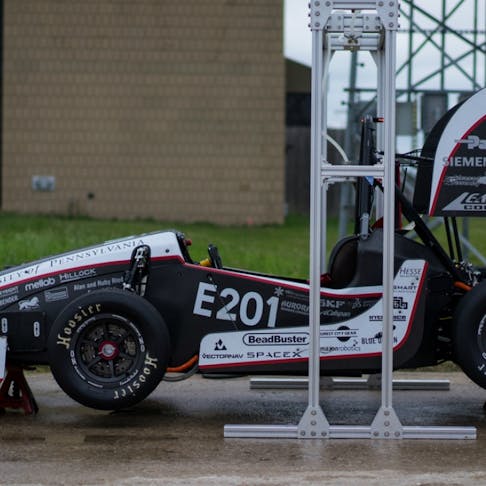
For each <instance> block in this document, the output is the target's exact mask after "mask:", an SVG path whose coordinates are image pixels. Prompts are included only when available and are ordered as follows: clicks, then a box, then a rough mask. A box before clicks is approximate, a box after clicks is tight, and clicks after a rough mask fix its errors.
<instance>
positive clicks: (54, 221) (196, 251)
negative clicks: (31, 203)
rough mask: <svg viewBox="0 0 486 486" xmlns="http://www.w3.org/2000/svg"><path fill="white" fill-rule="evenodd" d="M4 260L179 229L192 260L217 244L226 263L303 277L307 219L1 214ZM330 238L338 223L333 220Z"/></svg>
mask: <svg viewBox="0 0 486 486" xmlns="http://www.w3.org/2000/svg"><path fill="white" fill-rule="evenodd" d="M0 227H1V228H2V231H1V239H2V244H1V245H0V264H1V265H3V266H6V265H18V264H20V263H24V262H29V261H32V260H36V259H38V258H42V257H46V256H49V255H55V254H57V253H61V252H65V251H69V250H74V249H77V248H82V247H85V246H89V245H93V244H97V243H100V242H103V241H106V240H111V239H116V238H120V237H124V236H129V235H134V234H142V233H149V232H152V231H157V230H163V229H173V228H175V229H178V230H180V231H182V232H184V233H185V234H186V236H187V237H188V238H190V239H191V240H192V241H193V245H192V247H191V248H190V253H191V256H192V258H193V259H194V260H200V259H203V258H206V257H207V245H208V244H209V243H213V244H215V245H217V246H218V248H219V251H220V254H221V256H222V259H223V262H224V264H225V265H227V266H231V267H239V268H245V269H249V270H257V271H261V272H267V273H273V274H279V275H287V276H289V277H305V276H306V275H307V274H308V261H309V260H308V253H309V250H308V245H309V244H308V238H309V224H308V218H307V217H303V216H291V217H289V218H287V220H286V222H285V224H283V225H265V226H249V227H246V226H225V227H222V226H216V225H213V224H205V223H195V224H188V223H177V222H155V221H119V220H116V221H106V220H103V221H100V220H94V219H88V218H74V219H73V218H65V217H58V216H26V215H15V214H8V213H0ZM330 228H331V229H330V231H332V233H333V236H332V238H334V239H335V238H336V236H335V234H336V224H335V222H331V224H330Z"/></svg>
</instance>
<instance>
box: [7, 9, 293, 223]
mask: <svg viewBox="0 0 486 486" xmlns="http://www.w3.org/2000/svg"><path fill="white" fill-rule="evenodd" d="M4 3H5V14H4V22H5V30H4V100H3V104H4V118H3V120H4V122H3V123H4V126H3V142H4V143H3V178H2V197H3V200H2V207H3V209H4V210H8V211H17V212H29V213H39V212H40V213H58V214H82V215H88V216H93V217H101V218H111V217H116V218H138V217H143V218H155V219H159V220H170V221H212V222H215V223H221V224H228V223H246V222H249V221H252V222H255V223H267V222H281V221H282V219H283V213H284V136H285V135H284V89H285V81H284V60H283V55H282V2H280V1H275V0H184V1H175V0H137V1H136V2H135V1H133V0H130V1H129V0H84V1H82V2H77V1H76V2H75V1H70V0H42V1H39V0H4ZM35 175H46V176H54V177H55V189H54V190H53V191H37V190H33V189H32V176H35Z"/></svg>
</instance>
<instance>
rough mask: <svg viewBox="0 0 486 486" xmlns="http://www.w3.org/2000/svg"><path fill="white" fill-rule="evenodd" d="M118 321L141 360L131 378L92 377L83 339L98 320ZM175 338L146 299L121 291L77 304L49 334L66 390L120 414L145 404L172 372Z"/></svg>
mask: <svg viewBox="0 0 486 486" xmlns="http://www.w3.org/2000/svg"><path fill="white" fill-rule="evenodd" d="M105 318H108V319H110V318H112V319H113V321H114V322H119V323H120V325H121V326H122V327H125V328H126V329H127V330H128V332H129V333H130V334H131V335H132V336H133V338H134V339H133V341H134V342H135V343H136V344H135V345H136V347H137V349H136V353H137V354H136V359H134V360H133V361H134V363H133V366H132V367H131V369H130V373H128V376H124V377H121V379H120V380H118V379H115V378H114V379H111V380H107V379H97V377H96V376H94V375H92V374H91V376H90V374H89V372H88V373H86V371H87V368H86V367H85V368H84V369H83V366H82V365H81V359H80V356H79V344H80V339H81V338H82V337H83V335H84V334H83V333H85V332H86V330H87V329H88V328H89V326H91V325H96V323H97V319H105ZM168 353H169V336H168V331H167V327H166V325H165V323H164V321H163V319H162V317H161V316H160V314H159V313H158V312H157V310H156V309H155V308H154V307H153V306H152V305H151V304H150V303H149V302H148V301H146V300H145V299H143V298H142V297H140V296H138V295H136V294H132V293H129V292H127V291H122V290H118V289H111V290H101V291H94V292H90V293H89V294H86V295H83V296H81V297H80V298H78V299H76V300H75V301H73V302H72V303H71V304H69V305H68V306H66V308H65V309H64V310H63V311H62V312H61V314H60V315H59V316H58V318H57V319H56V320H55V322H54V324H53V326H52V328H51V332H50V335H49V364H50V366H51V371H52V374H53V375H54V378H55V379H56V381H57V382H58V384H59V385H60V387H61V388H62V389H63V390H64V391H65V392H66V393H67V394H68V395H69V396H70V397H71V398H73V399H74V400H76V401H78V402H79V403H81V404H83V405H86V406H88V407H92V408H97V409H102V410H116V409H120V408H125V407H129V406H132V405H134V404H136V403H138V402H139V401H141V400H143V399H144V398H145V397H146V396H147V395H149V394H150V393H151V392H152V391H153V390H154V389H155V388H156V387H157V385H158V384H159V383H160V380H161V379H162V377H163V376H164V373H165V370H166V368H167V362H168Z"/></svg>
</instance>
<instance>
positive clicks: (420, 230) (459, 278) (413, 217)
mask: <svg viewBox="0 0 486 486" xmlns="http://www.w3.org/2000/svg"><path fill="white" fill-rule="evenodd" d="M379 186H380V187H381V189H382V190H383V186H382V185H381V184H379ZM395 194H396V197H397V199H398V202H399V203H400V205H401V207H402V213H403V215H404V216H405V218H407V220H408V221H410V222H414V223H415V228H414V229H415V232H416V233H417V234H418V235H419V236H420V239H421V240H422V242H423V243H424V245H425V246H427V247H429V248H430V249H431V250H432V251H433V252H434V254H435V255H436V256H437V258H438V259H439V260H440V262H441V263H442V264H443V265H444V266H445V267H446V268H447V270H449V272H450V273H451V275H452V277H453V278H454V280H455V281H456V282H457V283H463V284H466V285H467V279H466V278H465V275H464V273H463V272H461V271H460V270H459V269H458V268H457V267H456V266H455V265H454V262H453V261H452V259H451V258H450V256H449V255H448V254H447V253H446V252H445V251H444V249H443V248H442V246H441V244H440V243H439V241H438V240H437V238H436V237H435V236H434V234H433V233H432V231H430V229H429V227H428V226H427V225H426V224H425V223H424V221H423V220H422V218H421V217H420V215H419V214H418V213H417V211H415V209H414V208H413V207H412V205H411V204H410V202H409V201H408V199H407V198H406V197H405V196H404V195H403V194H402V192H401V190H400V188H399V187H398V186H395ZM467 286H468V287H469V285H467Z"/></svg>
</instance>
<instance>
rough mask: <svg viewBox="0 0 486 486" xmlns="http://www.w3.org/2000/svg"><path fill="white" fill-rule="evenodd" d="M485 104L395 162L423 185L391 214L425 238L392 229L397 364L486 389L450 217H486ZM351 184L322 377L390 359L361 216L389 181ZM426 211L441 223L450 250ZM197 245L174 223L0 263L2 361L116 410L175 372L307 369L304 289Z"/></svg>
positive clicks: (483, 339)
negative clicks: (198, 252) (352, 210)
mask: <svg viewBox="0 0 486 486" xmlns="http://www.w3.org/2000/svg"><path fill="white" fill-rule="evenodd" d="M484 106H486V90H482V91H480V92H478V93H476V94H475V95H474V96H473V97H471V98H470V99H469V100H467V101H465V102H463V103H462V104H460V105H459V106H456V107H454V108H453V109H452V110H450V111H449V112H448V113H447V114H446V115H445V116H444V117H443V118H442V119H441V120H440V121H439V123H438V124H437V126H436V127H435V128H434V130H433V131H432V133H431V134H430V136H429V137H428V138H427V140H426V142H425V145H424V147H423V149H422V151H421V154H420V155H418V156H417V155H410V154H409V155H404V156H402V157H401V158H400V161H401V164H402V165H412V166H414V167H415V169H416V170H417V185H416V188H415V192H414V195H413V198H412V201H411V202H410V201H409V200H408V199H407V198H406V197H405V196H404V194H403V193H402V191H401V190H400V189H398V188H397V192H396V194H397V210H398V211H397V213H400V214H402V215H403V216H404V217H405V218H406V219H407V220H408V221H409V222H411V223H413V226H414V231H415V232H416V234H417V235H418V236H419V238H420V240H421V241H416V240H414V239H412V237H411V235H410V232H409V231H406V230H405V229H402V228H401V227H400V225H397V228H396V231H395V279H394V297H393V307H394V336H393V340H394V358H393V360H394V368H395V369H398V368H414V367H418V366H429V365H435V364H437V363H440V362H443V361H445V360H453V361H455V362H456V363H458V365H459V366H460V367H461V368H462V369H463V370H464V371H465V373H467V375H468V376H469V377H470V378H471V379H472V380H474V381H475V382H476V383H477V384H478V385H480V386H482V387H484V388H486V282H484V281H483V280H484V275H485V272H483V271H482V270H481V269H476V268H474V267H473V266H472V265H471V264H469V263H467V262H465V261H463V258H462V256H461V251H460V245H459V236H458V232H457V225H456V223H455V217H456V216H471V215H474V216H478V215H483V214H485V213H484V211H485V209H486V191H485V185H484V184H483V183H482V181H483V180H484V176H485V174H486V169H485V167H486V154H485V150H486V122H485V120H486V116H485V115H484ZM373 130H374V125H373V122H372V120H371V119H370V118H366V120H365V122H364V124H363V132H362V143H361V148H362V150H361V155H360V161H361V162H362V163H367V164H368V163H373V162H377V161H379V160H380V157H381V154H379V153H377V152H376V150H375V149H374V144H373ZM457 181H461V182H460V183H457ZM356 186H357V191H356V193H357V196H356V197H357V207H358V208H359V209H358V211H357V214H356V221H357V222H358V224H357V225H356V228H357V229H356V234H354V235H352V236H349V237H347V238H344V239H343V240H341V241H339V242H338V243H337V244H336V245H335V247H334V248H333V250H332V252H331V255H330V259H329V265H328V269H329V270H328V273H327V274H326V275H323V277H322V288H321V327H320V359H321V364H322V366H321V367H322V370H321V372H322V374H325V375H334V376H339V375H341V376H353V375H355V376H356V375H361V374H368V373H379V372H380V368H381V341H382V324H383V323H382V321H383V312H382V283H381V281H382V268H381V267H382V237H383V234H382V229H380V228H379V224H375V227H374V228H368V227H366V228H365V230H364V231H363V225H362V221H363V215H364V214H370V212H371V211H370V205H371V200H372V194H373V191H374V190H375V188H376V186H379V181H374V183H373V186H374V187H372V185H370V181H368V180H366V179H364V178H363V179H362V180H361V179H359V180H358V181H357V184H356ZM424 213H428V214H431V215H442V216H444V221H445V228H446V230H447V236H448V242H449V243H448V246H449V248H448V251H446V250H445V249H444V248H443V247H442V246H441V245H440V244H439V242H438V241H437V239H436V238H435V237H434V235H433V234H432V233H431V231H430V230H429V229H428V227H427V226H426V225H425V223H424V222H423V221H422V219H421V217H420V214H424ZM398 219H400V218H397V220H398ZM242 231H243V230H242ZM188 246H189V242H188V240H187V239H186V238H185V237H184V235H183V234H181V233H180V232H177V231H161V232H157V233H152V234H145V235H140V236H132V237H128V238H123V239H119V240H116V241H110V242H106V243H103V244H100V245H97V246H93V247H89V248H84V249H81V250H77V251H72V252H69V253H64V254H61V255H56V256H52V257H50V258H46V259H43V260H39V261H36V262H33V263H30V264H26V265H22V266H19V267H15V268H9V269H7V270H4V271H2V272H1V273H0V333H1V335H2V336H4V338H3V341H4V342H5V338H6V341H7V345H8V351H7V353H6V361H7V367H8V366H31V365H36V364H48V365H49V366H50V368H51V370H52V373H53V375H54V377H55V379H56V381H57V382H58V383H59V385H60V386H61V388H62V389H63V390H64V391H65V392H66V393H67V394H68V395H69V396H70V397H72V398H73V399H74V400H77V401H78V402H79V403H81V404H84V405H86V406H89V407H93V408H98V409H106V410H113V409H120V408H124V407H128V406H131V405H134V404H136V403H137V402H139V401H140V400H142V399H144V398H145V397H147V396H148V395H149V394H150V393H151V392H152V391H153V390H154V389H155V388H156V387H157V385H158V384H159V382H160V381H161V380H162V378H163V377H164V375H165V374H166V373H168V374H169V375H171V373H173V372H176V373H177V376H178V377H186V376H187V377H188V376H191V375H192V374H193V373H194V372H195V371H196V370H198V371H200V372H203V373H204V374H207V375H209V374H232V373H233V374H241V373H251V374H257V373H268V374H279V373H281V374H283V373H286V374H304V373H306V372H307V367H308V357H309V328H308V310H309V296H308V291H309V285H308V282H307V281H305V280H298V279H288V278H284V277H277V276H270V275H264V274H260V273H255V272H249V271H244V270H237V269H232V268H227V267H224V266H223V265H222V261H221V258H220V256H219V254H218V251H217V249H216V247H214V246H211V245H210V246H209V258H208V259H207V260H206V261H202V262H196V261H194V260H193V259H192V257H191V256H190V254H189V249H188ZM0 341H1V339H0ZM4 354H5V353H4ZM4 357H5V356H4ZM172 376H173V375H172Z"/></svg>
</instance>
